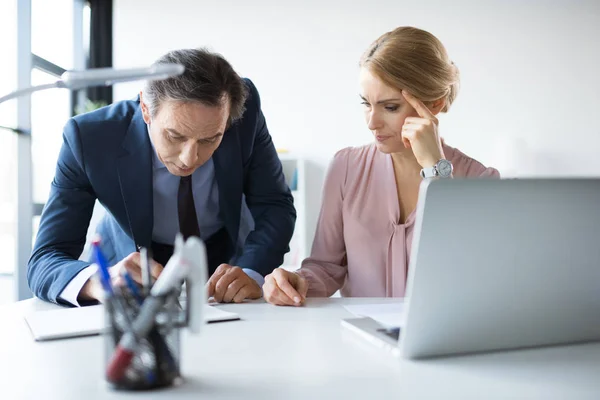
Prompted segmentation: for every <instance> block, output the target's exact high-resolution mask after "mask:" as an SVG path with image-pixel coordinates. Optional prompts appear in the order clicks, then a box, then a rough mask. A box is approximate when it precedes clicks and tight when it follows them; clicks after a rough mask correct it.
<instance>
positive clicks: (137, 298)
mask: <svg viewBox="0 0 600 400" xmlns="http://www.w3.org/2000/svg"><path fill="white" fill-rule="evenodd" d="M121 275H122V276H123V278H125V284H126V285H127V287H128V288H129V290H130V291H131V294H132V295H133V297H134V298H135V301H136V302H137V303H138V304H139V305H141V304H142V303H143V302H144V298H143V297H142V294H141V293H140V290H139V289H138V287H137V284H136V283H135V281H134V280H133V278H132V277H131V275H130V274H129V272H127V270H126V269H123V270H122V272H121Z"/></svg>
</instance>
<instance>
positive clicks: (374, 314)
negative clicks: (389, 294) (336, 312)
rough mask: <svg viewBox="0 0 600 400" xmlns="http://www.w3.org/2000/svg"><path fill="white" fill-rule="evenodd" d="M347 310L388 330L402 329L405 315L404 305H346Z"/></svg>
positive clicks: (399, 303)
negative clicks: (370, 319) (372, 320)
mask: <svg viewBox="0 0 600 400" xmlns="http://www.w3.org/2000/svg"><path fill="white" fill-rule="evenodd" d="M344 307H345V308H346V310H348V311H350V312H351V313H352V314H354V315H356V316H357V317H369V318H372V319H374V320H375V321H377V322H379V323H380V324H381V325H383V326H385V327H386V328H393V327H400V326H401V325H402V317H403V315H404V303H403V302H397V303H385V304H361V305H346V306H344Z"/></svg>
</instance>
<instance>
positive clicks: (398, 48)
mask: <svg viewBox="0 0 600 400" xmlns="http://www.w3.org/2000/svg"><path fill="white" fill-rule="evenodd" d="M360 66H361V67H367V68H369V70H370V71H371V72H372V73H373V74H375V75H376V76H377V77H379V79H381V80H382V81H383V82H384V83H385V84H386V85H388V86H391V87H394V88H398V89H399V90H403V89H406V90H407V91H408V92H410V93H412V94H413V95H414V96H416V97H417V98H418V99H420V100H421V101H423V102H431V101H434V100H438V99H442V98H445V99H446V105H445V106H444V108H442V110H441V111H442V112H447V111H448V109H449V108H450V105H452V102H453V101H454V99H455V98H456V95H457V94H458V87H459V83H460V75H459V72H458V68H457V67H456V66H455V65H454V63H453V62H452V61H450V59H449V58H448V54H447V53H446V49H445V48H444V45H443V44H442V42H440V41H439V40H438V38H436V37H435V36H433V35H432V34H431V33H429V32H426V31H424V30H421V29H418V28H413V27H407V26H405V27H400V28H396V29H394V30H393V31H391V32H388V33H385V34H383V35H382V36H381V37H379V39H377V40H376V41H375V42H373V44H371V46H369V48H368V49H367V51H366V52H365V53H364V54H363V56H362V58H361V60H360Z"/></svg>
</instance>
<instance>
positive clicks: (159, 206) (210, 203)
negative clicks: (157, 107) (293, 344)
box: [152, 145, 264, 287]
mask: <svg viewBox="0 0 600 400" xmlns="http://www.w3.org/2000/svg"><path fill="white" fill-rule="evenodd" d="M152 150H153V151H152V154H153V157H152V184H153V199H154V227H153V229H152V240H153V241H155V242H157V243H163V244H173V243H174V242H175V235H176V234H177V232H179V217H178V214H177V191H178V190H179V181H180V177H178V176H175V175H173V174H171V173H170V172H169V170H168V169H167V167H166V166H165V165H164V164H163V163H162V162H161V161H160V159H159V158H158V155H157V154H156V150H155V149H154V145H152ZM192 191H193V193H194V205H195V206H196V215H197V217H198V226H199V227H200V236H201V239H204V240H206V239H208V238H209V237H210V236H212V235H213V234H215V233H216V232H218V231H219V230H220V229H221V228H223V227H224V226H225V223H224V222H223V220H222V219H221V217H220V216H219V188H218V186H217V180H216V178H215V166H214V163H213V160H212V158H211V159H209V160H208V161H207V162H206V163H204V164H203V165H202V166H201V167H199V168H198V169H196V170H195V171H194V173H193V174H192ZM242 203H243V204H244V205H245V202H242ZM249 214H250V213H249V210H248V208H247V207H243V209H242V212H241V214H240V216H241V218H242V219H243V220H244V221H241V222H240V226H241V227H244V226H247V225H249V224H248V222H247V219H248V218H252V217H251V215H249ZM241 233H242V235H240V237H241V238H245V235H243V232H241ZM241 244H243V242H242V243H241ZM236 245H240V243H238V244H236ZM243 271H244V272H245V273H246V274H247V275H248V276H249V277H251V278H252V279H254V280H255V281H256V283H258V285H259V286H261V287H262V285H263V283H264V278H263V277H262V275H261V274H259V273H258V272H256V271H254V270H251V269H248V268H244V269H243Z"/></svg>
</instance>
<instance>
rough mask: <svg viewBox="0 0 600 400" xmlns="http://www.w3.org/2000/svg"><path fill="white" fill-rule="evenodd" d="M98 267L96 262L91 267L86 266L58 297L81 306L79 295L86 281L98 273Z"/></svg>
mask: <svg viewBox="0 0 600 400" xmlns="http://www.w3.org/2000/svg"><path fill="white" fill-rule="evenodd" d="M97 270H98V267H97V266H96V264H92V265H90V266H89V267H86V268H84V269H82V270H81V271H79V273H78V274H77V275H75V277H74V278H73V279H71V281H70V282H69V284H68V285H67V286H66V287H65V288H64V289H63V291H62V292H61V293H60V295H59V296H58V297H60V299H61V300H64V301H66V302H68V303H70V304H73V305H74V306H75V307H81V305H80V304H79V302H78V301H77V297H78V296H79V292H81V289H83V286H84V285H85V283H86V282H87V281H88V280H89V279H90V278H91V277H92V276H93V275H94V274H95V273H96V271H97Z"/></svg>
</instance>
